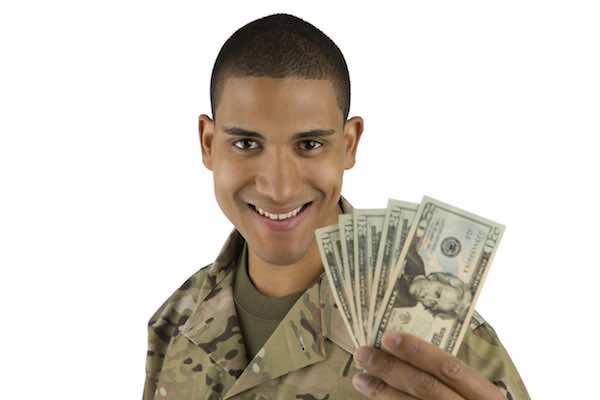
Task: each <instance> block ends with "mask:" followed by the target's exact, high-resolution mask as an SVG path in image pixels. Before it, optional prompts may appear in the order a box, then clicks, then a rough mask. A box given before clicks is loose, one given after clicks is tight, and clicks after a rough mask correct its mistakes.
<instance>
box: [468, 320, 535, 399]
mask: <svg viewBox="0 0 600 400" xmlns="http://www.w3.org/2000/svg"><path fill="white" fill-rule="evenodd" d="M457 357H458V358H460V359H461V360H463V361H465V362H466V363H467V364H468V365H469V366H470V367H472V368H473V369H475V370H476V371H478V372H479V373H480V374H481V375H483V376H484V377H486V378H487V379H489V380H490V381H492V383H494V384H495V385H496V386H498V387H499V388H500V390H501V391H502V393H503V394H504V396H505V397H506V399H507V400H530V397H529V394H528V393H527V389H526V388H525V384H524V383H523V380H522V379H521V376H520V375H519V372H518V371H517V368H516V367H515V365H514V363H513V362H512V360H511V358H510V356H509V355H508V352H507V351H506V349H505V348H504V346H503V345H502V343H501V342H500V339H498V336H497V335H496V332H495V331H494V329H493V328H492V327H491V325H490V324H489V323H487V322H486V321H485V320H484V319H483V318H482V317H481V315H479V314H478V313H477V312H475V313H474V314H473V317H472V319H471V323H470V326H469V329H468V330H467V333H466V334H465V337H464V339H463V342H462V344H461V346H460V348H459V351H458V354H457Z"/></svg>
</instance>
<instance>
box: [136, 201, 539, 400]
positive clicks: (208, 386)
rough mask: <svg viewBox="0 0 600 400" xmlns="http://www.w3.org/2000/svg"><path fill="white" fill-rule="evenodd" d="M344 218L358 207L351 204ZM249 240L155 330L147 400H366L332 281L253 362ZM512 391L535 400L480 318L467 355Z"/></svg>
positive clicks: (237, 238) (170, 308)
mask: <svg viewBox="0 0 600 400" xmlns="http://www.w3.org/2000/svg"><path fill="white" fill-rule="evenodd" d="M340 203H341V206H342V210H343V211H344V212H345V213H347V212H350V210H351V209H352V206H351V205H350V204H349V203H348V202H347V200H345V199H344V198H343V197H341V199H340ZM243 244H244V238H243V237H242V236H241V235H240V233H239V232H238V231H237V230H236V229H234V230H233V231H232V232H231V234H230V236H229V238H228V239H227V241H226V243H225V244H224V246H223V248H222V249H221V251H220V253H219V255H218V257H217V258H216V260H215V261H214V262H213V263H211V264H209V265H207V266H206V267H204V268H201V269H200V270H198V271H197V272H196V273H194V274H193V275H192V276H191V277H190V278H188V279H187V280H186V281H185V282H184V283H183V284H182V285H181V286H180V287H179V289H177V290H176V291H175V292H174V293H173V294H171V296H169V298H168V299H167V300H166V301H165V302H164V303H163V304H162V305H161V306H160V307H159V308H158V310H157V311H156V312H155V313H154V314H153V315H152V317H151V318H150V320H149V322H148V351H147V356H146V378H145V383H144V393H143V400H166V399H170V400H187V399H189V400H192V399H194V400H201V399H248V400H250V399H252V400H263V399H264V400H266V399H269V400H270V399H306V400H308V399H319V400H324V399H328V400H333V399H362V398H364V397H363V396H362V395H361V394H360V393H358V392H357V391H355V389H354V388H353V387H352V384H351V379H352V376H353V375H354V374H355V373H357V372H359V369H358V368H357V366H356V364H355V362H354V359H353V356H352V354H353V352H354V346H353V344H352V340H351V338H350V335H349V333H348V331H347V330H346V327H345V325H344V323H343V321H342V317H341V315H340V312H339V311H338V310H337V305H336V304H335V302H334V300H333V296H332V294H331V291H330V288H329V284H328V282H327V277H326V274H325V273H322V274H321V277H320V279H318V281H317V282H316V283H315V284H314V285H313V286H311V287H310V288H308V289H307V290H306V291H305V292H304V294H303V295H302V296H301V297H300V298H299V299H298V300H297V301H296V303H295V304H294V305H293V306H292V308H291V309H290V311H289V312H288V314H287V315H286V316H285V317H284V318H283V320H282V321H281V323H280V324H279V325H278V326H277V328H276V329H275V331H274V332H273V334H272V335H271V337H270V338H269V339H268V340H267V342H266V343H265V344H264V346H263V347H262V349H261V350H260V351H259V352H258V353H257V354H256V356H255V357H254V359H252V360H250V361H248V360H247V355H246V349H245V345H244V339H243V337H242V333H241V331H240V326H239V323H238V316H237V313H236V308H235V303H234V301H233V275H234V274H233V273H232V272H233V270H234V268H235V267H236V266H237V261H238V257H239V254H240V252H241V250H242V248H243ZM457 356H458V357H459V358H460V359H462V360H463V361H465V362H466V363H467V364H468V365H470V366H472V367H474V368H475V369H476V370H477V371H479V372H480V373H481V374H482V375H483V376H485V377H487V378H488V379H490V380H491V381H493V382H494V383H495V384H496V385H498V386H500V387H502V388H503V391H504V392H505V393H506V397H507V399H514V400H523V399H529V396H528V394H527V391H526V389H525V386H524V384H523V382H522V381H521V378H520V376H519V373H518V372H517V370H516V368H515V366H514V365H513V363H512V361H511V359H510V357H509V356H508V353H507V352H506V350H505V349H504V347H503V346H502V344H501V343H500V341H499V340H498V338H497V336H496V334H495V332H494V330H493V329H492V328H491V327H490V325H489V324H487V323H486V322H485V321H484V320H483V319H482V318H481V316H479V314H477V313H474V316H473V318H472V319H471V322H470V329H469V330H468V331H467V333H466V335H465V337H464V340H463V343H462V345H461V347H460V350H459V353H458V355H457Z"/></svg>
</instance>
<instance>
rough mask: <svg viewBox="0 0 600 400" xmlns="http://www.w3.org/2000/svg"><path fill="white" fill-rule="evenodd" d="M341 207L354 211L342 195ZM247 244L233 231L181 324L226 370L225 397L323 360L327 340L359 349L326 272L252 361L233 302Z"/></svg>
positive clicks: (344, 210)
mask: <svg viewBox="0 0 600 400" xmlns="http://www.w3.org/2000/svg"><path fill="white" fill-rule="evenodd" d="M340 206H341V208H342V211H343V213H345V214H346V213H351V212H352V209H353V207H352V205H351V204H350V203H349V202H348V201H347V200H346V199H345V198H344V197H343V196H340ZM243 246H244V238H243V237H242V235H241V234H240V233H239V231H237V229H233V231H232V232H231V234H230V235H229V237H228V238H227V241H226V242H225V244H224V245H223V247H222V248H221V251H220V252H219V255H218V256H217V258H216V259H215V261H214V262H213V263H212V264H211V265H210V266H209V267H207V268H208V270H207V275H206V279H205V280H204V282H203V284H202V286H201V288H200V293H199V297H198V299H199V301H198V304H197V305H196V308H195V310H194V311H193V312H192V314H191V315H190V317H189V318H188V320H187V321H186V323H185V324H184V325H183V326H182V327H181V333H182V335H183V336H185V337H187V338H188V339H189V340H190V341H192V342H193V343H194V344H195V345H196V346H198V347H200V348H202V349H203V350H204V351H205V352H206V353H207V354H208V355H209V356H210V358H211V359H212V360H213V361H214V362H215V364H217V365H218V366H219V367H220V368H221V369H222V370H223V372H224V373H223V374H222V382H221V383H222V384H223V385H224V391H223V393H226V395H225V398H229V397H231V396H234V395H236V394H238V393H240V392H242V391H244V390H247V389H250V388H252V387H254V386H257V385H259V384H261V383H263V382H265V381H268V380H270V379H274V378H277V377H279V376H282V375H285V374H287V373H288V372H291V371H295V370H298V369H300V368H303V367H306V366H308V365H311V364H314V363H316V362H319V361H322V360H324V359H325V358H326V356H327V355H326V353H325V344H324V341H325V338H327V339H329V340H331V341H332V342H334V343H335V344H337V345H338V346H340V347H341V348H343V349H344V350H345V351H347V352H348V353H352V352H353V351H354V344H353V341H352V339H351V337H350V334H349V332H348V331H347V329H346V327H345V325H344V322H343V320H342V317H341V314H340V311H339V310H338V309H337V306H336V305H335V301H334V299H333V295H332V293H331V289H330V286H329V282H328V279H327V275H326V274H325V272H324V271H323V272H322V273H321V275H320V277H319V279H317V281H316V282H315V284H313V286H311V287H309V288H308V289H307V290H306V291H305V292H304V294H303V295H302V296H300V298H299V299H298V300H297V301H296V303H295V304H294V305H293V306H292V308H291V309H290V311H289V312H288V313H287V315H286V316H285V317H284V318H283V320H282V321H281V323H280V324H279V325H278V326H277V328H276V329H275V331H274V332H273V334H272V335H271V337H270V338H269V339H268V340H267V342H266V343H265V344H264V346H263V347H262V349H261V350H260V351H259V352H258V353H257V354H256V356H255V357H254V358H253V359H252V360H250V361H249V362H248V360H247V351H246V348H245V345H244V339H243V337H242V333H241V330H240V325H239V320H238V315H237V312H236V308H235V303H234V300H233V273H232V272H233V271H234V269H235V267H236V266H237V263H238V261H239V257H240V255H241V253H242V250H243Z"/></svg>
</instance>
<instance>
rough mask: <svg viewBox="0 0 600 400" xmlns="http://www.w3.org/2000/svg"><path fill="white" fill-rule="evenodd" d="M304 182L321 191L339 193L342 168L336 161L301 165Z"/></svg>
mask: <svg viewBox="0 0 600 400" xmlns="http://www.w3.org/2000/svg"><path fill="white" fill-rule="evenodd" d="M302 169H303V170H304V176H305V177H306V181H308V182H312V183H313V185H314V186H317V187H319V188H321V189H322V190H323V191H327V192H329V191H334V192H337V191H339V189H340V187H341V184H342V177H343V171H344V170H343V166H342V164H341V163H339V162H338V160H331V159H329V160H323V161H322V162H306V163H304V165H303V168H302Z"/></svg>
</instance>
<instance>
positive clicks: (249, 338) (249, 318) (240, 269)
mask: <svg viewBox="0 0 600 400" xmlns="http://www.w3.org/2000/svg"><path fill="white" fill-rule="evenodd" d="M233 279H234V283H233V299H234V302H235V308H236V310H237V313H238V316H239V319H240V329H241V331H242V336H243V337H244V341H245V344H246V351H247V353H248V359H249V360H252V359H253V358H254V355H255V354H256V353H258V351H259V350H260V349H261V348H262V347H263V345H264V344H265V343H266V341H267V339H269V337H270V336H271V334H272V333H273V331H274V330H275V328H276V327H277V325H279V323H280V322H281V320H282V319H283V317H285V315H286V314H287V313H288V311H289V310H290V308H292V306H293V305H294V303H296V301H297V300H298V299H299V298H300V296H301V295H302V293H304V290H301V291H299V292H296V293H292V294H289V295H287V296H284V297H269V296H265V295H264V294H262V293H261V292H259V291H258V289H256V287H255V286H254V284H253V283H252V281H251V280H250V276H249V274H248V245H247V244H246V243H245V242H244V248H243V250H242V254H241V256H240V259H239V261H238V265H237V268H236V270H235V276H234V278H233Z"/></svg>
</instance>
